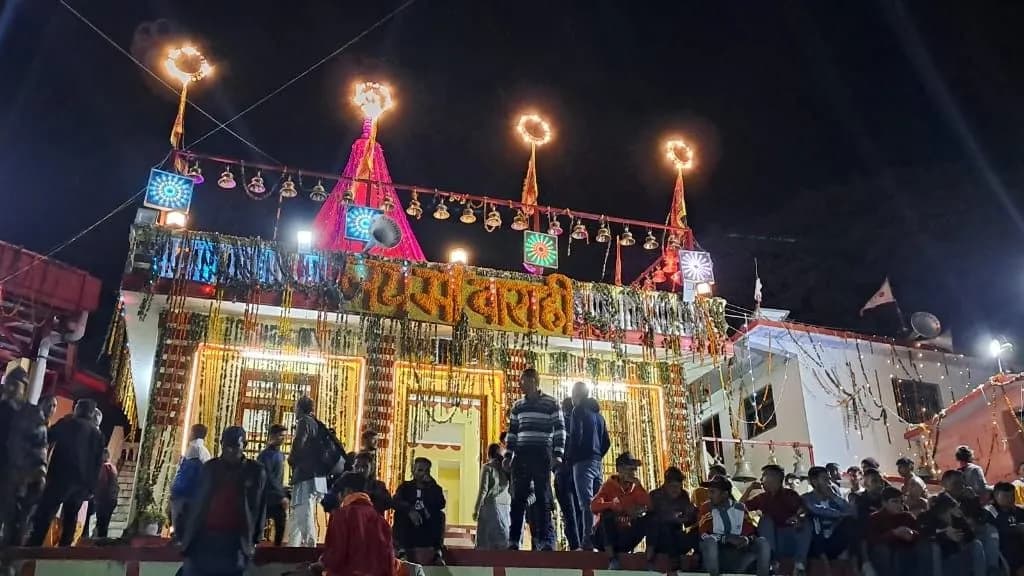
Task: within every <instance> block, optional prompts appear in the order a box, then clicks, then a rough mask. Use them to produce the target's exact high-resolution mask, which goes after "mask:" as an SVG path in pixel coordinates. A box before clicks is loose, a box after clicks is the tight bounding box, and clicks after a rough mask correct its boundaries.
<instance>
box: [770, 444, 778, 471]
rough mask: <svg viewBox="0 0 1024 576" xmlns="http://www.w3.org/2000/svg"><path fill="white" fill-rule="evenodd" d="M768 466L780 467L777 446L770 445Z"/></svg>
mask: <svg viewBox="0 0 1024 576" xmlns="http://www.w3.org/2000/svg"><path fill="white" fill-rule="evenodd" d="M768 464H770V465H772V466H778V465H779V457H778V456H776V455H775V444H771V443H769V444H768Z"/></svg>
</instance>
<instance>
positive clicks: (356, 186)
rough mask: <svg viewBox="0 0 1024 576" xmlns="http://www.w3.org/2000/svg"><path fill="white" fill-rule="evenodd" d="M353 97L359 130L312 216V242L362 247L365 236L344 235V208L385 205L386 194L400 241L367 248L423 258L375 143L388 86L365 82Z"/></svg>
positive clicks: (322, 246) (405, 257)
mask: <svg viewBox="0 0 1024 576" xmlns="http://www.w3.org/2000/svg"><path fill="white" fill-rule="evenodd" d="M354 101H355V103H356V104H357V105H358V106H359V107H360V108H361V109H362V110H363V114H364V117H365V119H364V120H363V132H362V135H361V136H360V137H359V138H358V139H357V140H356V141H355V142H354V143H353V144H352V151H351V153H350V154H349V157H348V163H347V164H346V165H345V170H344V171H343V172H342V173H341V178H340V179H339V180H338V183H337V184H336V185H335V186H334V189H333V190H332V191H331V195H330V196H329V197H328V198H327V201H326V202H324V206H323V208H321V209H320V212H319V213H317V215H316V219H315V220H314V221H313V233H314V238H315V242H316V245H317V247H318V248H319V249H321V250H330V251H345V252H359V251H362V249H363V247H364V246H365V244H364V243H363V242H360V241H357V240H349V239H346V238H345V217H346V214H347V212H348V209H349V208H351V207H356V206H368V207H370V208H376V209H383V207H384V205H385V204H386V202H385V199H386V198H390V200H391V202H390V204H391V210H390V211H388V213H387V214H388V216H390V217H391V218H392V219H393V220H394V221H395V223H397V224H398V227H399V229H400V230H401V231H402V241H401V242H399V243H398V245H397V246H395V247H394V248H387V249H385V248H383V247H377V248H374V249H372V251H371V252H372V253H373V254H377V255H381V256H386V257H388V258H396V259H399V260H411V261H423V260H425V258H424V257H423V249H422V248H420V244H419V242H418V241H417V240H416V235H415V234H413V231H412V227H410V226H409V220H408V218H406V215H405V211H404V210H403V209H402V203H401V202H400V201H399V199H398V194H396V193H395V187H394V186H393V185H392V183H391V174H390V173H389V172H388V165H387V162H386V161H385V160H384V149H383V148H381V146H380V144H378V143H377V120H378V119H379V118H380V115H381V114H383V112H384V111H385V110H387V108H389V107H390V106H391V94H390V92H388V90H387V87H386V86H383V85H380V84H375V83H371V82H365V83H362V84H360V85H358V86H357V88H356V97H355V100H354ZM353 179H361V180H364V179H365V180H370V181H372V183H370V184H368V183H365V182H353ZM349 188H351V189H352V192H353V199H352V201H351V202H349V203H346V202H345V199H344V196H345V192H346V191H347V190H348V189H349Z"/></svg>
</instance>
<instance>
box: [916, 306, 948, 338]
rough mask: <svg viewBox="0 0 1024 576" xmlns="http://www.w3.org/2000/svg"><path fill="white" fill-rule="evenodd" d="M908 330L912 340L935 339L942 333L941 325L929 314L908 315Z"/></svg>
mask: <svg viewBox="0 0 1024 576" xmlns="http://www.w3.org/2000/svg"><path fill="white" fill-rule="evenodd" d="M910 330H911V332H913V334H912V335H913V337H914V338H925V339H930V338H936V337H937V336H938V335H939V334H941V333H942V323H940V322H939V319H938V318H937V317H936V316H935V315H934V314H932V313H930V312H914V313H913V314H911V315H910Z"/></svg>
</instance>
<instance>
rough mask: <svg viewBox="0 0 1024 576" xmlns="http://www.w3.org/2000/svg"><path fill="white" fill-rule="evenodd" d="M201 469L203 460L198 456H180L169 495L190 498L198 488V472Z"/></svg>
mask: <svg viewBox="0 0 1024 576" xmlns="http://www.w3.org/2000/svg"><path fill="white" fill-rule="evenodd" d="M202 470H203V461H202V460H200V459H199V458H182V459H181V463H180V464H178V472H177V473H176V474H175V475H174V483H172V484H171V497H172V498H174V497H176V498H191V497H193V496H195V494H196V490H198V489H199V473H200V472H202Z"/></svg>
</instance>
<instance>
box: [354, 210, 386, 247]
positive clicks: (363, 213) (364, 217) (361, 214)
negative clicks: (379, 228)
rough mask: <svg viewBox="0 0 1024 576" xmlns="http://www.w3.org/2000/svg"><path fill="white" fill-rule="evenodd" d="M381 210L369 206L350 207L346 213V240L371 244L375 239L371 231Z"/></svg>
mask: <svg viewBox="0 0 1024 576" xmlns="http://www.w3.org/2000/svg"><path fill="white" fill-rule="evenodd" d="M381 214H383V212H381V211H380V210H377V209H375V208H370V207H368V206H350V207H349V208H348V210H347V211H346V213H345V238H346V239H348V240H356V241H358V242H369V241H370V240H372V239H373V236H372V235H371V234H370V229H371V227H372V226H373V221H374V219H375V218H377V216H379V215H381Z"/></svg>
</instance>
